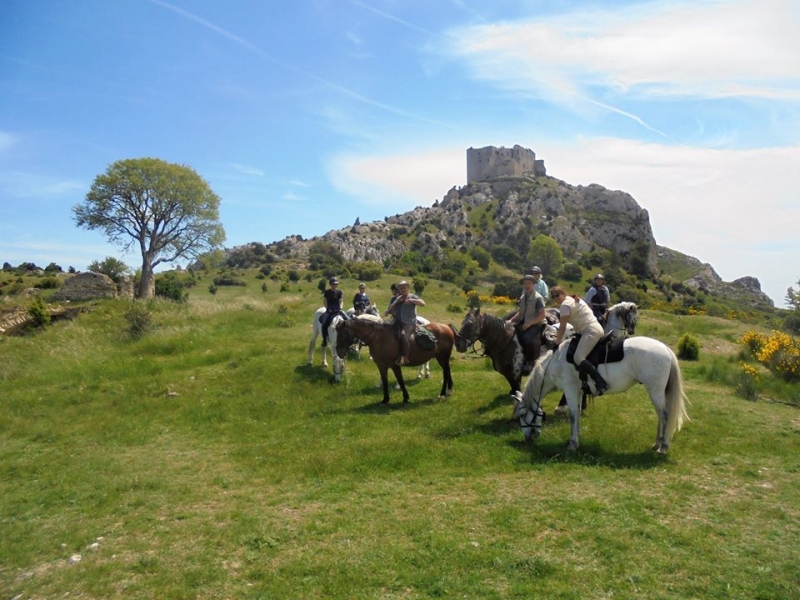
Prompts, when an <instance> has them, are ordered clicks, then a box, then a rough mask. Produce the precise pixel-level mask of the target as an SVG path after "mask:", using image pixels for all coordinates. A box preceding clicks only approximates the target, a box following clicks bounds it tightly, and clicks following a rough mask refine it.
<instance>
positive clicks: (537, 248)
mask: <svg viewBox="0 0 800 600" xmlns="http://www.w3.org/2000/svg"><path fill="white" fill-rule="evenodd" d="M528 262H529V263H530V264H532V265H534V264H535V265H538V266H539V267H541V268H542V271H543V272H544V274H545V275H546V276H549V277H552V276H553V275H556V274H557V273H558V272H559V270H560V269H561V264H562V263H563V262H564V253H563V252H562V251H561V246H559V245H558V242H557V241H555V240H554V239H553V238H551V237H550V236H549V235H537V236H536V238H535V239H534V240H533V241H532V242H531V245H530V250H529V251H528Z"/></svg>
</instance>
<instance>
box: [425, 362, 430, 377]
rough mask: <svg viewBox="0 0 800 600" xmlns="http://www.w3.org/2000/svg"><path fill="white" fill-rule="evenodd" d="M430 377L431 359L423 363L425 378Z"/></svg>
mask: <svg viewBox="0 0 800 600" xmlns="http://www.w3.org/2000/svg"><path fill="white" fill-rule="evenodd" d="M430 378H431V361H428V362H426V363H425V379H430Z"/></svg>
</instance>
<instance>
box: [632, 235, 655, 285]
mask: <svg viewBox="0 0 800 600" xmlns="http://www.w3.org/2000/svg"><path fill="white" fill-rule="evenodd" d="M649 259H650V244H648V243H647V242H646V241H644V240H640V241H638V242H636V243H635V244H634V245H633V248H632V252H631V255H630V259H629V260H628V263H629V269H630V272H631V273H632V274H633V275H636V276H637V277H639V278H640V279H647V278H648V277H650V265H649V264H648V261H649Z"/></svg>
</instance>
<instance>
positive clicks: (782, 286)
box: [329, 138, 800, 305]
mask: <svg viewBox="0 0 800 600" xmlns="http://www.w3.org/2000/svg"><path fill="white" fill-rule="evenodd" d="M540 149H541V150H545V151H544V152H540V153H539V154H538V155H539V157H540V158H544V159H545V161H546V164H547V169H548V172H549V173H550V174H552V175H554V176H556V177H559V178H561V179H564V180H565V181H567V182H568V183H572V184H576V185H577V184H583V185H588V184H589V183H599V184H601V185H604V186H606V187H608V188H611V189H621V190H624V191H627V192H629V193H630V194H631V195H632V196H633V197H634V198H635V199H636V200H637V201H638V202H639V204H640V205H641V206H643V207H644V208H646V209H647V210H648V211H649V213H650V222H651V225H652V226H653V230H654V233H655V236H656V240H657V241H658V243H659V244H661V245H664V246H669V247H671V248H674V249H675V250H679V251H681V252H685V253H687V254H690V255H692V256H696V257H697V258H699V259H700V260H702V261H704V262H710V263H711V264H712V265H713V266H714V267H715V268H716V269H717V271H718V272H719V273H720V274H721V275H722V277H723V278H725V279H726V280H732V279H735V278H738V277H741V276H744V275H753V276H755V277H758V278H759V279H760V280H761V283H762V286H763V289H764V291H765V292H766V293H767V294H769V295H770V296H771V297H772V298H773V299H774V300H775V301H776V304H778V305H781V304H782V302H783V296H784V294H785V291H786V288H787V287H788V286H789V285H791V284H792V283H793V282H794V281H796V280H797V278H798V277H800V271H798V267H797V265H800V241H798V238H797V223H800V202H797V200H796V194H795V191H794V184H793V179H792V178H793V174H794V171H795V170H796V165H798V164H800V146H790V147H778V148H764V149H758V150H715V149H704V148H686V147H680V146H670V145H662V144H645V143H641V142H637V141H633V140H625V139H618V138H586V139H582V140H578V141H577V142H574V143H569V144H566V143H558V142H546V141H543V143H542V145H541V146H540ZM465 165H466V156H465V150H464V148H463V146H460V147H450V146H448V147H442V148H440V149H435V150H429V151H426V152H421V153H419V154H399V155H385V156H377V157H376V156H360V157H359V156H354V155H349V156H341V157H338V158H337V159H335V160H334V161H332V162H331V163H330V165H329V172H330V176H331V179H332V181H333V183H334V184H335V185H336V187H338V188H339V189H341V190H343V191H345V192H347V193H350V194H352V195H354V196H356V197H358V198H359V199H360V200H362V201H363V202H364V203H365V204H369V205H379V206H386V207H392V209H393V211H392V212H401V211H404V210H408V209H410V208H413V207H414V206H416V205H423V206H429V205H430V204H431V203H432V202H433V200H434V199H435V198H441V197H442V196H443V195H444V194H445V193H446V192H447V190H449V189H450V188H451V187H452V186H453V185H460V184H463V183H464V181H465Z"/></svg>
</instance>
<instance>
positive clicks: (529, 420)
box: [519, 401, 544, 439]
mask: <svg viewBox="0 0 800 600" xmlns="http://www.w3.org/2000/svg"><path fill="white" fill-rule="evenodd" d="M543 424H544V411H543V410H542V408H541V401H539V402H537V406H536V410H535V411H534V410H531V409H528V408H526V409H525V412H524V413H523V414H521V415H520V416H519V426H520V429H525V428H526V427H527V428H528V429H532V430H533V431H532V432H531V435H530V437H532V438H534V439H536V438H538V437H539V436H540V435H542V425H543Z"/></svg>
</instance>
